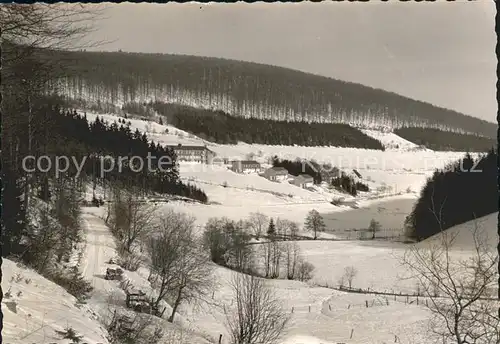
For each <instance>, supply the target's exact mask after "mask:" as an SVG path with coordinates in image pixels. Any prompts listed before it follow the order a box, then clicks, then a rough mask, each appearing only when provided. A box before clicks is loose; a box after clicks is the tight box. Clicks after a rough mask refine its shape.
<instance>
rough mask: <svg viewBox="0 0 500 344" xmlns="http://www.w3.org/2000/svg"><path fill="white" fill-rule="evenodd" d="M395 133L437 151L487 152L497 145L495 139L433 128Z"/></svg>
mask: <svg viewBox="0 0 500 344" xmlns="http://www.w3.org/2000/svg"><path fill="white" fill-rule="evenodd" d="M394 133H395V134H396V135H398V136H401V137H402V138H404V139H406V140H408V141H410V142H413V143H415V144H417V145H422V146H425V147H427V148H429V149H432V150H435V151H455V152H487V151H489V150H490V149H491V148H493V147H496V145H497V141H496V139H494V138H489V137H483V136H477V135H472V134H459V133H453V132H449V131H443V130H439V129H432V128H417V127H403V128H399V129H396V130H394Z"/></svg>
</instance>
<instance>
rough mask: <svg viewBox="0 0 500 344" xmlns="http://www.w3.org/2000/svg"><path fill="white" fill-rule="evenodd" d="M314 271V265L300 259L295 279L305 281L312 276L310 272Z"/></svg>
mask: <svg viewBox="0 0 500 344" xmlns="http://www.w3.org/2000/svg"><path fill="white" fill-rule="evenodd" d="M313 271H314V265H312V264H311V263H308V262H305V261H301V262H299V264H298V268H297V279H298V280H299V281H302V282H305V281H309V280H310V279H311V278H312V272H313Z"/></svg>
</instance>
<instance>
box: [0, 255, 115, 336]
mask: <svg viewBox="0 0 500 344" xmlns="http://www.w3.org/2000/svg"><path fill="white" fill-rule="evenodd" d="M2 272H3V277H2V290H3V292H4V298H3V300H2V312H3V330H2V336H3V343H5V344H26V343H36V344H49V343H61V344H67V343H68V340H67V339H62V337H61V336H60V335H58V333H57V332H56V331H64V330H65V329H66V328H72V329H74V330H75V331H76V334H77V335H80V336H82V342H85V343H88V344H98V343H102V344H107V343H108V340H107V339H106V336H107V332H106V330H105V329H104V328H103V327H102V325H101V324H100V323H99V321H98V320H97V316H96V314H95V313H94V312H93V311H92V310H91V308H90V307H89V306H88V305H86V304H82V303H79V302H78V300H77V299H76V298H75V297H74V296H72V295H70V294H69V293H68V292H67V291H66V290H64V289H63V288H62V287H60V286H58V285H57V284H55V283H53V282H51V281H49V280H47V279H45V278H44V277H42V276H40V275H39V274H37V273H36V272H35V271H33V270H30V269H27V268H25V267H22V266H18V265H17V264H16V263H15V262H13V261H11V260H8V259H4V260H3V265H2Z"/></svg>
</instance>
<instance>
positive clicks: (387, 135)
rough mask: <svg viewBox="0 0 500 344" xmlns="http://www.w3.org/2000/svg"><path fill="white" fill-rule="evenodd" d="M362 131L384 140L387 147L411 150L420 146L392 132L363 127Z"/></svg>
mask: <svg viewBox="0 0 500 344" xmlns="http://www.w3.org/2000/svg"><path fill="white" fill-rule="evenodd" d="M361 131H362V132H363V133H365V134H366V135H368V136H370V137H373V138H374V139H376V140H379V141H380V142H382V144H383V145H384V147H385V149H390V150H406V151H411V150H417V148H418V146H417V145H416V144H414V143H413V142H410V141H408V140H405V139H403V138H402V137H400V136H398V135H396V134H394V133H392V132H382V131H379V130H372V129H361Z"/></svg>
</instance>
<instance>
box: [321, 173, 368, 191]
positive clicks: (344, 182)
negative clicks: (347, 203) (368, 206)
mask: <svg viewBox="0 0 500 344" xmlns="http://www.w3.org/2000/svg"><path fill="white" fill-rule="evenodd" d="M330 185H331V186H333V187H334V188H336V189H338V190H342V191H344V192H347V193H348V194H350V195H352V196H356V195H357V194H358V191H363V192H368V191H370V188H369V187H368V185H366V184H364V183H363V182H361V181H359V180H355V179H354V177H353V176H349V175H347V174H346V173H345V172H341V173H340V176H338V177H334V178H332V179H331V182H330Z"/></svg>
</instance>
